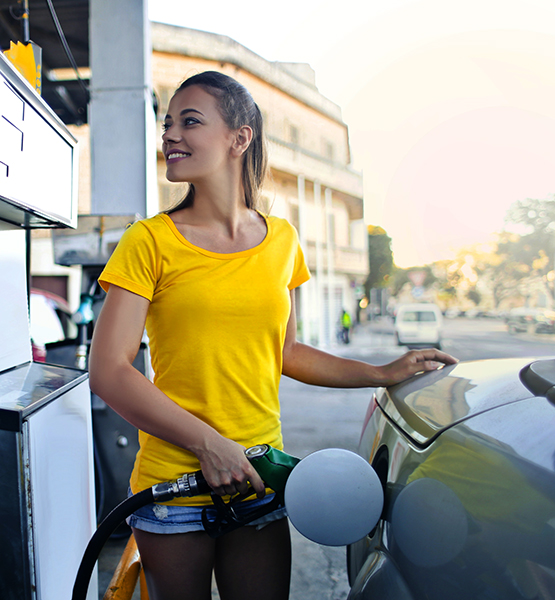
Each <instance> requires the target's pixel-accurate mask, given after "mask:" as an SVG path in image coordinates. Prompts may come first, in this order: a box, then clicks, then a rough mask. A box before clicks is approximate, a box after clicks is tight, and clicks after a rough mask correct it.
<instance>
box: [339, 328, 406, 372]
mask: <svg viewBox="0 0 555 600" xmlns="http://www.w3.org/2000/svg"><path fill="white" fill-rule="evenodd" d="M350 338H351V341H350V343H349V344H339V343H336V344H334V345H333V346H332V347H331V348H329V351H330V352H331V353H332V354H338V355H340V356H345V357H348V358H357V359H359V360H369V359H370V358H371V359H372V362H378V361H379V362H381V360H380V357H381V356H383V358H384V360H383V362H389V361H390V360H392V359H393V358H395V357H397V356H401V355H403V354H404V353H405V352H406V348H405V347H403V346H397V345H396V344H395V342H394V339H393V324H392V322H391V321H390V320H389V319H384V320H383V321H381V320H380V321H371V322H370V321H367V322H364V323H360V324H358V325H356V326H355V327H354V328H353V330H352V331H351V336H350Z"/></svg>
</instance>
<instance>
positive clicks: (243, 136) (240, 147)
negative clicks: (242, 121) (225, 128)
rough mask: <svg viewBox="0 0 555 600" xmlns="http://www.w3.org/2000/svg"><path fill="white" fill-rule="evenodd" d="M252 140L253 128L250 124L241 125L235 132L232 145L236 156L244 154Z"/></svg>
mask: <svg viewBox="0 0 555 600" xmlns="http://www.w3.org/2000/svg"><path fill="white" fill-rule="evenodd" d="M251 141H252V129H251V128H250V127H249V126H248V125H243V126H242V127H239V129H237V131H236V132H235V139H234V141H233V145H232V147H231V149H232V152H233V153H234V155H235V156H242V155H243V154H244V153H245V152H246V150H247V148H248V147H249V146H250V143H251Z"/></svg>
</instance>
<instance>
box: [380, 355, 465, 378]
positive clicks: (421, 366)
mask: <svg viewBox="0 0 555 600" xmlns="http://www.w3.org/2000/svg"><path fill="white" fill-rule="evenodd" d="M457 362H459V361H458V360H457V359H456V358H454V357H453V356H451V355H450V354H446V353H445V352H441V351H440V350H436V349H435V348H425V349H423V350H411V351H410V352H407V353H406V354H404V355H403V356H401V357H400V358H398V359H397V360H394V361H393V362H391V363H389V364H387V365H384V366H383V367H378V368H379V369H380V371H381V374H382V376H383V378H382V377H380V385H381V386H384V387H387V386H389V385H394V384H395V383H399V382H401V381H404V380H405V379H408V378H409V377H412V376H413V375H416V373H421V372H423V371H435V370H436V369H438V368H439V367H442V366H444V365H454V364H456V363H457Z"/></svg>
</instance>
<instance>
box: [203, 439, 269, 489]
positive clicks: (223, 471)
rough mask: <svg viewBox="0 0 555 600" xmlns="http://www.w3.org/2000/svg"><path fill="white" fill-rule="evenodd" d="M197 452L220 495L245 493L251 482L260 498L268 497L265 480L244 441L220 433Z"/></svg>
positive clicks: (208, 481) (210, 483)
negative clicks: (255, 465)
mask: <svg viewBox="0 0 555 600" xmlns="http://www.w3.org/2000/svg"><path fill="white" fill-rule="evenodd" d="M196 455H197V458H198V459H199V461H200V467H201V469H202V473H203V475H204V478H205V479H206V481H207V483H208V485H209V486H210V487H211V488H212V490H213V491H214V492H215V493H216V494H218V495H219V496H226V495H230V496H233V495H235V494H238V493H240V494H245V493H246V492H247V490H248V488H249V484H250V486H251V487H252V488H254V490H255V492H256V495H257V497H258V498H263V497H264V495H265V493H266V490H265V485H264V482H263V481H262V479H261V477H260V475H259V474H258V472H257V471H256V469H255V468H254V467H253V466H252V464H251V463H250V461H249V460H248V458H247V457H246V456H245V447H244V446H241V444H238V443H236V442H234V441H232V440H230V439H227V438H224V437H222V436H220V435H217V436H216V437H214V438H213V439H212V440H211V441H210V443H209V444H207V448H205V449H204V450H203V451H197V452H196Z"/></svg>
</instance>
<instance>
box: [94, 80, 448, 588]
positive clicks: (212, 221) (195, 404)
mask: <svg viewBox="0 0 555 600" xmlns="http://www.w3.org/2000/svg"><path fill="white" fill-rule="evenodd" d="M163 151H164V154H165V157H166V165H167V178H168V179H169V180H170V181H183V182H188V183H189V184H190V187H189V192H188V193H187V195H186V197H185V199H184V200H183V201H182V202H181V204H180V205H178V206H177V207H176V208H175V209H173V210H171V211H168V212H167V213H163V214H159V215H157V216H155V217H153V218H150V219H145V220H143V221H140V222H138V223H136V224H134V225H133V226H132V227H130V228H129V229H128V230H127V231H126V233H125V234H124V236H123V237H122V240H121V241H120V243H119V245H118V247H117V249H116V251H115V252H114V254H113V256H112V258H111V259H110V261H109V262H108V264H107V266H106V268H105V270H104V272H103V273H102V275H101V277H100V282H101V285H102V286H103V287H104V288H105V289H106V290H107V296H106V300H105V303H104V306H103V309H102V312H101V315H100V317H99V319H98V322H97V324H96V326H95V332H94V338H93V343H92V348H91V355H90V384H91V388H92V389H93V391H94V392H95V393H96V394H98V395H99V396H100V397H101V398H103V399H104V400H105V401H106V402H107V403H108V404H109V405H110V406H112V407H113V408H114V410H116V411H117V412H118V413H119V414H121V415H122V416H123V417H124V418H125V419H127V420H128V421H130V422H131V423H133V424H134V425H135V426H136V427H137V428H138V429H139V430H140V433H139V439H140V450H139V453H138V455H137V460H136V463H135V467H134V470H133V473H132V476H131V490H132V492H133V493H135V492H138V491H139V490H141V489H145V488H147V487H150V486H152V485H153V484H155V483H157V482H159V481H167V480H171V479H175V478H177V477H179V476H180V475H182V474H183V473H186V472H190V471H195V470H197V469H199V468H201V469H202V471H203V473H204V475H205V477H206V479H207V481H208V483H209V485H210V487H211V488H212V490H213V491H214V492H215V493H216V494H218V495H221V496H229V495H235V494H237V493H245V492H246V491H247V489H248V487H249V485H250V486H252V488H254V490H255V492H256V496H257V497H256V498H254V497H253V499H249V500H246V501H245V502H243V503H241V505H242V506H243V507H247V508H250V507H252V506H256V505H258V504H263V503H266V502H268V501H269V495H265V489H264V484H263V482H262V480H261V479H260V477H259V476H258V474H257V472H256V471H255V470H254V468H253V467H252V466H251V464H250V463H249V461H248V460H247V459H246V458H245V454H244V450H245V448H247V447H249V446H252V445H256V444H260V443H267V444H270V445H272V446H274V447H277V448H281V447H282V437H281V428H280V420H279V400H278V387H279V380H280V376H281V374H282V373H283V374H285V375H287V376H289V377H293V378H295V379H298V380H300V381H303V382H305V383H310V384H315V385H321V386H330V387H363V386H379V385H388V384H393V383H396V382H399V381H402V380H403V379H406V378H408V377H410V376H411V375H413V374H414V373H416V372H418V371H428V370H433V369H436V368H438V367H439V366H440V365H441V364H446V363H452V362H455V359H453V358H452V357H450V356H448V355H446V354H444V353H441V352H439V351H437V350H423V351H420V352H409V353H408V354H406V355H405V356H403V357H402V358H400V359H398V360H396V361H394V362H393V363H391V364H389V365H386V366H382V367H375V366H372V365H369V364H367V363H364V362H359V361H354V360H347V359H343V358H339V357H335V356H333V355H330V354H327V353H324V352H322V351H320V350H317V349H315V348H313V347H310V346H306V345H303V344H301V343H299V342H297V340H296V339H295V333H296V328H297V326H296V318H295V303H294V289H295V288H296V287H297V286H299V285H301V284H302V283H303V282H305V281H306V280H307V279H308V278H309V272H308V269H307V267H306V264H305V262H304V258H303V254H302V250H301V248H300V246H299V242H298V238H297V234H296V232H295V230H294V229H293V227H291V226H290V225H289V224H288V223H287V222H286V221H285V220H283V219H277V218H272V217H268V216H265V215H263V214H261V213H260V212H258V211H257V210H256V199H257V195H258V192H259V190H260V187H261V185H262V183H263V181H264V177H265V172H266V165H267V157H266V149H265V144H264V137H263V124H262V117H261V114H260V111H259V109H258V107H257V105H256V104H255V103H254V101H253V99H252V97H251V96H250V94H249V93H248V92H247V90H246V89H245V88H244V87H243V86H242V85H240V84H239V83H238V82H236V81H235V80H233V79H231V78H229V77H227V76H225V75H222V74H220V73H216V72H206V73H201V74H199V75H195V76H193V77H191V78H190V79H187V80H186V81H185V82H184V83H183V84H182V85H181V86H180V87H179V88H178V90H177V91H176V93H175V95H174V96H173V98H172V100H171V102H170V105H169V108H168V114H167V115H166V118H165V122H164V134H163ZM145 324H146V329H147V333H148V336H149V340H150V348H151V355H152V363H153V369H154V372H155V379H154V383H151V382H150V381H149V380H148V379H146V378H145V377H144V376H143V375H142V374H141V373H139V372H138V371H136V370H135V369H134V368H133V366H132V362H133V359H134V357H135V355H136V353H137V350H138V348H139V344H140V341H141V337H142V334H143V330H144V327H145ZM210 504H212V503H211V500H210V497H209V496H201V497H195V498H183V499H177V500H174V501H172V502H171V503H167V504H160V505H152V506H149V507H146V508H145V509H141V510H140V511H138V512H137V513H136V514H135V515H133V516H132V517H131V518H130V525H131V526H132V529H133V533H134V535H135V537H136V540H137V544H138V547H139V551H140V554H141V558H142V562H143V565H144V568H145V574H146V578H147V584H148V588H149V594H150V598H151V600H173V599H174V598H175V599H177V598H179V599H183V598H187V599H198V600H209V598H210V597H211V593H210V589H211V578H212V573H213V572H214V573H215V576H216V581H217V584H218V588H219V592H220V596H221V598H222V600H234V599H237V600H239V599H241V600H249V599H252V600H255V599H256V600H258V599H259V598H265V599H266V600H284V599H286V598H287V597H288V594H289V579H290V561H291V558H290V556H291V555H290V540H289V529H288V524H287V519H285V518H284V516H285V515H284V513H283V510H278V511H276V512H274V513H271V514H269V515H267V516H266V517H264V518H263V519H262V520H261V521H260V522H255V523H253V524H252V525H249V526H245V527H242V528H241V529H238V530H236V531H233V532H231V533H228V534H226V535H224V536H222V537H221V538H218V539H217V540H214V539H212V538H210V537H209V536H208V535H207V534H206V533H205V532H204V529H203V527H202V523H201V518H200V514H201V511H202V507H203V506H204V505H210Z"/></svg>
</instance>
